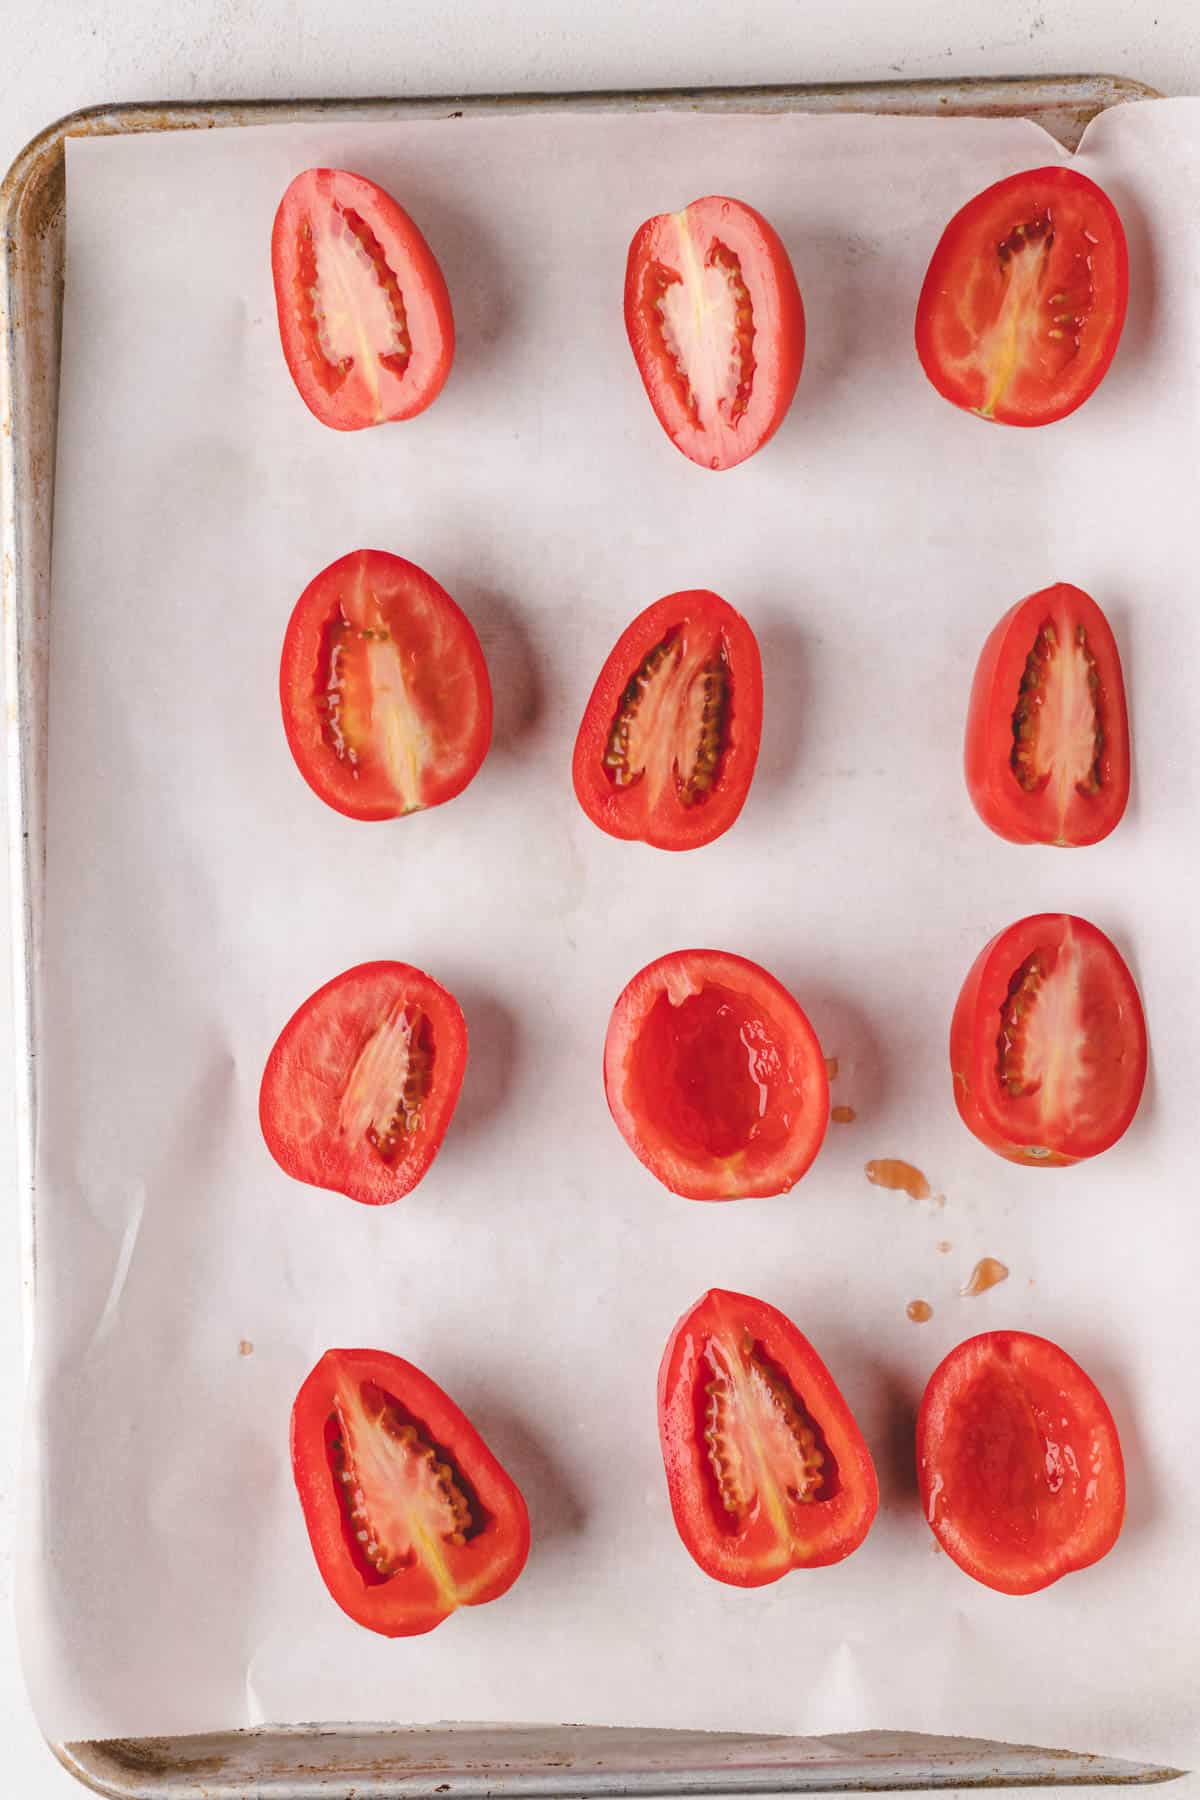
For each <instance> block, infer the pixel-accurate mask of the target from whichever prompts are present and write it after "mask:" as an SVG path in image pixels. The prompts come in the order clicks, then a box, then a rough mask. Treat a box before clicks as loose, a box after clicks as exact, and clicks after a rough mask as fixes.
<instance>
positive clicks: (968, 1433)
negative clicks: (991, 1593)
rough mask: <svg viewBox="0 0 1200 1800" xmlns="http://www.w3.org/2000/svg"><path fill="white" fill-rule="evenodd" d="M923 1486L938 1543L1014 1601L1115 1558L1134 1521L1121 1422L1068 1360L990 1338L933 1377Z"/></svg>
mask: <svg viewBox="0 0 1200 1800" xmlns="http://www.w3.org/2000/svg"><path fill="white" fill-rule="evenodd" d="M917 1479H918V1481H919V1483H920V1489H921V1505H922V1507H923V1509H924V1513H925V1517H926V1519H927V1520H928V1521H929V1525H930V1529H931V1530H932V1532H933V1535H934V1536H935V1537H936V1538H937V1540H938V1542H939V1543H940V1544H941V1546H942V1548H943V1550H945V1551H946V1552H947V1554H948V1555H949V1556H951V1557H953V1559H954V1561H955V1562H956V1563H957V1564H958V1566H959V1568H960V1569H965V1570H966V1572H967V1574H968V1575H973V1576H974V1578H975V1580H976V1581H982V1582H983V1583H984V1585H985V1586H987V1587H990V1588H995V1589H996V1590H997V1591H998V1592H999V1593H1002V1594H1033V1593H1036V1592H1037V1590H1038V1589H1039V1588H1044V1587H1049V1586H1050V1584H1051V1582H1054V1581H1058V1580H1059V1579H1060V1578H1061V1577H1062V1576H1063V1575H1067V1574H1069V1573H1070V1572H1071V1571H1072V1570H1073V1569H1086V1568H1087V1567H1088V1565H1089V1564H1090V1563H1094V1562H1098V1561H1099V1559H1100V1558H1101V1557H1102V1556H1106V1555H1107V1554H1108V1552H1109V1551H1110V1550H1111V1549H1112V1547H1113V1545H1114V1544H1115V1543H1116V1541H1117V1536H1118V1534H1119V1532H1120V1530H1121V1524H1122V1521H1123V1519H1124V1516H1125V1466H1124V1463H1123V1461H1122V1458H1121V1445H1120V1440H1119V1439H1118V1437H1117V1428H1116V1426H1115V1425H1114V1424H1113V1419H1112V1414H1111V1413H1110V1412H1109V1410H1108V1407H1107V1406H1106V1405H1105V1403H1104V1399H1103V1396H1102V1395H1101V1393H1100V1391H1099V1389H1098V1388H1097V1387H1096V1384H1095V1383H1094V1382H1093V1381H1092V1380H1091V1379H1090V1378H1089V1377H1088V1376H1087V1375H1085V1374H1084V1372H1083V1370H1082V1369H1081V1368H1080V1367H1079V1364H1078V1363H1077V1362H1075V1361H1074V1360H1073V1359H1072V1358H1071V1357H1069V1356H1068V1355H1067V1353H1066V1351H1065V1350H1060V1349H1059V1347H1058V1345H1057V1344H1052V1343H1050V1342H1049V1341H1048V1340H1047V1339H1046V1338H1041V1337H1032V1336H1030V1334H1029V1333H1028V1332H1025V1331H988V1332H985V1333H984V1334H983V1336H982V1337H974V1338H970V1339H968V1341H967V1342H966V1343H965V1344H959V1346H958V1348H957V1349H956V1350H952V1351H951V1352H950V1354H949V1356H948V1357H947V1358H946V1359H945V1361H944V1362H943V1363H941V1364H940V1365H939V1367H938V1368H936V1369H935V1370H934V1372H933V1374H932V1375H931V1376H930V1378H929V1385H928V1387H927V1388H926V1389H925V1396H924V1399H923V1400H922V1401H921V1410H920V1413H919V1415H918V1418H917Z"/></svg>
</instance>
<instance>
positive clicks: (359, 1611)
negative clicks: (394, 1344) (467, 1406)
mask: <svg viewBox="0 0 1200 1800" xmlns="http://www.w3.org/2000/svg"><path fill="white" fill-rule="evenodd" d="M345 1379H356V1380H360V1381H372V1382H375V1383H377V1384H378V1385H379V1386H380V1387H381V1388H383V1389H384V1390H385V1391H386V1392H387V1393H389V1394H390V1395H392V1396H393V1397H394V1398H395V1399H397V1400H399V1401H400V1402H401V1403H402V1404H403V1405H404V1407H405V1408H406V1410H407V1411H408V1412H410V1413H411V1414H412V1415H413V1416H414V1417H415V1418H417V1419H419V1420H420V1421H421V1423H422V1424H423V1425H424V1426H425V1427H426V1428H427V1429H428V1432H429V1436H430V1438H431V1439H432V1441H433V1442H434V1443H435V1444H436V1445H437V1446H438V1448H439V1449H440V1450H442V1451H444V1452H446V1453H448V1454H449V1456H450V1458H451V1460H452V1462H453V1464H454V1466H455V1467H456V1468H458V1469H460V1470H461V1472H462V1473H463V1474H464V1475H465V1476H466V1478H467V1480H468V1481H469V1482H470V1484H471V1487H472V1489H473V1490H474V1492H475V1494H476V1495H477V1496H478V1498H479V1500H480V1503H481V1505H482V1506H483V1508H484V1510H485V1511H486V1513H487V1514H488V1519H487V1524H486V1525H485V1527H484V1529H483V1531H482V1532H480V1533H478V1534H477V1535H475V1536H473V1537H472V1538H470V1539H469V1540H468V1542H467V1543H466V1544H464V1545H457V1546H456V1545H451V1544H447V1545H446V1546H445V1550H444V1556H445V1560H446V1563H447V1565H448V1567H449V1569H450V1571H451V1574H452V1575H453V1576H454V1577H455V1578H456V1581H457V1580H461V1584H462V1590H461V1598H460V1599H459V1600H458V1602H457V1604H458V1605H462V1606H483V1605H485V1604H486V1603H487V1602H488V1601H490V1600H498V1599H499V1598H500V1596H501V1594H504V1593H507V1591H508V1589H509V1588H510V1587H511V1586H512V1585H513V1583H514V1581H516V1579H517V1577H518V1575H520V1573H521V1571H522V1569H523V1568H524V1567H525V1563H526V1560H527V1558H528V1556H529V1542H530V1536H529V1514H528V1512H527V1510H526V1506H525V1501H524V1498H523V1496H522V1494H521V1490H520V1489H519V1488H518V1486H517V1484H516V1483H515V1482H514V1481H513V1479H512V1477H511V1476H510V1475H509V1474H508V1473H507V1472H506V1470H505V1469H504V1468H503V1466H502V1465H501V1464H500V1462H499V1461H498V1460H497V1458H496V1457H495V1456H494V1455H493V1454H492V1452H491V1450H489V1449H488V1446H487V1445H486V1444H485V1443H484V1441H483V1439H482V1438H481V1437H480V1435H479V1433H478V1431H476V1429H475V1427H474V1426H473V1425H472V1423H471V1421H470V1420H469V1419H468V1418H467V1416H466V1414H465V1413H464V1412H463V1411H462V1410H461V1408H459V1407H458V1406H456V1405H455V1403H454V1401H453V1400H451V1398H450V1396H449V1395H448V1394H447V1393H445V1392H444V1391H443V1390H442V1389H441V1388H440V1387H438V1385H437V1383H436V1382H434V1381H432V1380H431V1379H430V1377H429V1376H428V1375H425V1374H423V1373H422V1371H421V1370H420V1369H418V1368H417V1367H416V1365H415V1364H413V1363H410V1362H405V1361H404V1359H403V1358H402V1357H399V1356H392V1355H390V1354H389V1353H388V1352H387V1351H384V1350H327V1351H326V1352H325V1354H324V1356H323V1357H322V1358H321V1360H320V1362H318V1363H317V1365H316V1367H315V1368H314V1369H313V1370H312V1371H311V1372H310V1374H309V1375H308V1376H307V1378H306V1380H305V1381H304V1383H303V1385H302V1387H301V1388H300V1391H299V1393H298V1394H297V1395H296V1399H295V1403H294V1405H293V1407H292V1419H291V1459H292V1474H293V1478H294V1480H295V1483H296V1492H297V1494H298V1495H299V1498H300V1505H301V1509H302V1511H303V1513H304V1523H305V1526H306V1528H307V1530H308V1538H309V1543H310V1544H311V1545H312V1552H313V1557H314V1559H315V1561H316V1564H317V1568H318V1570H319V1571H320V1575H321V1579H322V1580H323V1581H324V1583H325V1586H326V1587H327V1589H328V1590H329V1593H330V1595H331V1597H332V1598H333V1599H334V1600H335V1601H336V1602H337V1604H338V1605H339V1606H340V1607H341V1609H342V1611H343V1612H344V1613H346V1614H347V1615H348V1617H349V1618H351V1619H353V1620H354V1622H355V1624H357V1625H362V1626H365V1628H366V1629H367V1630H368V1631H374V1632H377V1633H378V1634H379V1635H380V1636H381V1637H393V1638H395V1637H419V1636H422V1635H424V1633H426V1632H428V1631H432V1630H434V1628H435V1627H436V1626H438V1625H441V1624H442V1623H443V1622H444V1621H445V1620H446V1619H448V1618H449V1617H450V1615H451V1613H452V1612H454V1611H456V1610H457V1605H452V1604H449V1603H448V1602H447V1598H446V1596H445V1595H444V1594H443V1593H442V1592H441V1591H440V1590H439V1589H438V1588H437V1585H436V1584H435V1583H433V1582H432V1581H429V1580H428V1579H427V1578H425V1572H424V1570H422V1569H420V1568H412V1569H403V1570H401V1571H400V1572H399V1573H398V1574H397V1575H395V1576H393V1577H392V1578H391V1579H390V1580H385V1581H369V1580H367V1579H364V1575H363V1573H362V1572H361V1571H360V1569H359V1567H358V1565H357V1564H356V1563H355V1561H354V1558H353V1556H352V1554H351V1552H350V1549H349V1546H348V1543H347V1530H346V1526H345V1523H344V1514H343V1511H342V1504H341V1500H340V1498H339V1496H338V1494H337V1491H336V1488H335V1483H334V1477H333V1472H332V1470H331V1468H330V1464H329V1457H328V1452H327V1447H326V1425H327V1421H328V1419H329V1415H330V1411H331V1409H332V1406H333V1402H334V1397H335V1395H336V1393H337V1388H338V1382H339V1380H345Z"/></svg>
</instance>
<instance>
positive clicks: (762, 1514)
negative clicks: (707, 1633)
mask: <svg viewBox="0 0 1200 1800" xmlns="http://www.w3.org/2000/svg"><path fill="white" fill-rule="evenodd" d="M658 1431H659V1438H660V1440H661V1443H662V1453H663V1464H664V1466H665V1468H666V1471H667V1490H668V1492H669V1494H670V1496H671V1511H672V1512H673V1513H674V1515H675V1525H676V1529H677V1530H678V1532H679V1535H680V1537H681V1538H682V1539H683V1542H684V1545H685V1547H686V1548H687V1549H688V1550H689V1551H690V1552H691V1554H692V1556H693V1557H694V1558H695V1559H696V1561H697V1562H698V1563H699V1565H700V1567H701V1568H702V1569H703V1570H704V1573H705V1574H706V1575H711V1576H712V1577H713V1579H714V1581H728V1582H730V1583H731V1584H732V1585H733V1586H734V1587H763V1586H765V1584H766V1583H767V1582H769V1581H778V1580H779V1578H780V1576H781V1575H786V1574H787V1573H788V1572H789V1570H791V1569H819V1568H824V1567H825V1566H826V1565H827V1564H829V1563H836V1562H841V1561H843V1560H844V1558H845V1557H847V1556H849V1555H850V1553H851V1551H853V1550H857V1549H858V1546H859V1545H860V1544H861V1543H862V1541H863V1539H864V1538H865V1537H866V1535H867V1533H868V1531H869V1530H870V1529H871V1521H872V1520H873V1519H874V1517H875V1513H876V1511H877V1509H878V1506H879V1486H878V1483H877V1481H876V1479H875V1465H874V1463H873V1462H872V1461H871V1453H870V1451H869V1450H868V1449H867V1446H866V1444H865V1443H864V1442H863V1436H862V1433H861V1431H860V1430H859V1429H858V1426H857V1424H856V1423H855V1420H854V1415H853V1414H852V1413H851V1411H850V1408H849V1407H848V1406H847V1405H846V1402H845V1401H844V1400H843V1399H842V1396H841V1394H840V1393H839V1391H838V1388H837V1384H836V1382H835V1381H834V1379H833V1376H832V1375H831V1374H830V1373H829V1370H828V1369H827V1368H826V1367H825V1364H824V1363H823V1362H822V1361H821V1359H820V1357H819V1356H818V1355H817V1353H816V1351H815V1350H814V1349H813V1347H812V1345H811V1344H810V1343H809V1341H808V1339H807V1338H806V1337H803V1336H802V1335H801V1333H800V1332H799V1331H797V1329H796V1327H795V1326H794V1325H793V1324H792V1321H791V1320H790V1319H787V1318H785V1317H784V1315H783V1314H782V1313H781V1312H777V1311H776V1309H775V1308H774V1307H773V1306H768V1305H767V1303H766V1301H765V1300H753V1299H751V1298H750V1296H749V1295H748V1294H729V1293H726V1292H725V1291H724V1290H723V1289H721V1288H713V1289H711V1291H710V1292H709V1293H707V1294H705V1296H704V1298H703V1299H702V1300H698V1301H697V1302H696V1304H695V1306H693V1307H692V1308H691V1310H690V1311H689V1312H686V1313H685V1314H684V1315H683V1317H682V1319H680V1321H679V1323H678V1325H676V1327H675V1329H674V1331H673V1332H672V1333H671V1336H670V1338H669V1340H668V1342H667V1347H666V1350H665V1351H664V1353H663V1359H662V1366H661V1368H660V1369H659V1372H658Z"/></svg>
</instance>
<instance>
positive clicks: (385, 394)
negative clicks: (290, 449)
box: [271, 169, 454, 431]
mask: <svg viewBox="0 0 1200 1800" xmlns="http://www.w3.org/2000/svg"><path fill="white" fill-rule="evenodd" d="M271 271H272V274H273V276H274V279H275V305H276V308H277V311H278V314H279V336H280V338H281V340H282V343H283V354H284V356H285V358H286V359H287V366H288V368H289V369H290V371H291V375H292V380H293V381H294V382H295V384H296V387H297V388H298V389H299V392H300V397H301V399H302V400H303V401H304V404H305V405H306V406H307V407H308V409H309V411H310V412H312V413H314V414H315V415H316V417H317V418H318V419H320V421H321V423H322V424H323V425H332V426H333V428H334V429H335V430H336V431H358V430H360V429H361V428H362V427H363V426H364V425H381V424H383V423H384V421H385V420H388V419H411V418H412V416H413V415H414V413H419V412H423V411H424V409H425V408H426V407H427V406H428V405H429V404H430V402H431V401H433V400H436V398H437V396H438V395H439V394H440V393H441V391H442V387H443V385H444V383H445V380H446V377H447V375H448V374H449V373H450V363H451V361H452V359H453V356H454V316H453V314H452V312H451V310H450V295H449V293H448V292H447V290H446V282H445V279H444V277H443V275H442V271H441V269H440V268H439V267H438V264H437V258H436V257H435V256H434V254H433V251H432V250H431V249H430V248H429V245H428V244H427V243H426V242H425V239H424V238H423V237H422V236H421V233H420V231H419V230H418V229H417V227H416V225H415V224H414V223H413V221H412V220H411V219H410V218H409V216H408V214H407V213H406V212H404V211H403V210H402V208H400V207H399V206H397V205H396V202H395V201H394V200H393V199H392V197H391V195H390V194H386V193H384V191H383V189H382V188H381V187H376V185H375V183H374V182H373V181H368V180H367V179H366V177H365V176H362V175H352V174H350V172H349V171H348V170H346V169H306V170H305V171H304V173H303V174H302V175H297V177H296V179H295V180H294V181H293V182H292V184H291V186H290V187H289V188H288V190H287V192H286V193H285V194H284V196H283V199H282V200H281V201H280V202H279V210H278V211H277V213H276V214H275V227H274V230H273V231H272V233H271Z"/></svg>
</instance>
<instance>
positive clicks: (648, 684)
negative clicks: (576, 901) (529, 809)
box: [573, 590, 763, 850]
mask: <svg viewBox="0 0 1200 1800" xmlns="http://www.w3.org/2000/svg"><path fill="white" fill-rule="evenodd" d="M762 706H763V692H762V662H761V660H760V658H759V654H758V643H757V640H756V639H755V636H754V633H753V631H752V630H751V629H750V627H749V625H748V624H747V623H746V621H745V619H743V618H742V616H741V614H740V613H737V612H735V611H734V609H733V607H732V606H729V605H727V604H726V602H725V601H724V600H722V599H721V598H720V597H719V596H718V595H717V594H710V593H706V592H704V591H703V590H694V591H691V592H688V593H682V594H668V595H667V596H666V598H665V599H663V600H656V601H655V603H654V605H653V606H648V607H647V608H646V610H645V612H643V613H639V614H638V616H637V618H636V619H635V620H634V621H633V623H632V625H630V626H629V628H628V630H626V631H624V632H623V633H622V634H621V636H620V638H618V640H617V643H616V645H615V647H614V648H613V650H612V653H611V654H610V656H609V658H608V660H607V662H606V663H605V665H604V667H603V669H602V670H601V671H600V677H599V679H598V681H597V682H596V685H595V687H594V688H593V689H592V697H591V699H590V700H589V701H588V703H587V709H586V711H585V712H584V715H583V721H582V723H581V724H580V727H579V736H578V737H577V738H576V740H575V760H574V769H573V773H574V779H575V793H576V796H577V797H578V800H579V804H580V805H581V806H582V808H583V810H584V812H585V813H586V814H587V815H588V817H589V819H591V820H592V821H593V822H594V823H595V824H597V825H599V827H600V829H601V831H607V832H608V833H609V834H610V836H612V837H618V838H640V839H642V841H643V842H644V843H647V844H653V845H654V846H655V847H656V848H657V849H659V850H691V849H695V848H696V847H697V846H698V845H700V844H709V843H711V842H712V840H713V839H714V838H717V837H720V835H721V833H722V832H724V831H728V829H729V827H730V826H731V825H732V824H733V821H734V820H735V819H736V818H737V816H738V814H739V812H740V811H741V810H742V804H743V802H744V801H745V798H746V795H747V793H748V792H749V791H750V782H751V779H752V777H753V775H754V764H755V762H756V760H757V757H758V745H759V739H760V737H761V736H762Z"/></svg>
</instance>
